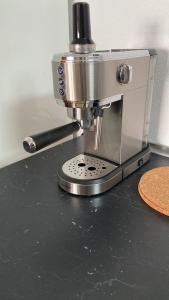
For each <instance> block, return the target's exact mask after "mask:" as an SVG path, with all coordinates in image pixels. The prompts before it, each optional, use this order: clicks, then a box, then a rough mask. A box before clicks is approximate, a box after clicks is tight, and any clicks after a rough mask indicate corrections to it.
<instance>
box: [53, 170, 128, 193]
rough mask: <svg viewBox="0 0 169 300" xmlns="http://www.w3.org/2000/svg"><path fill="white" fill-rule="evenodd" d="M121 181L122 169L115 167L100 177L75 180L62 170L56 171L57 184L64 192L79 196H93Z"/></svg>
mask: <svg viewBox="0 0 169 300" xmlns="http://www.w3.org/2000/svg"><path fill="white" fill-rule="evenodd" d="M120 181H122V169H121V167H118V168H116V169H115V170H114V171H112V172H111V173H109V174H108V175H106V176H104V177H102V178H100V179H92V180H77V179H76V180H75V179H73V178H72V179H71V178H70V177H68V176H66V175H65V174H64V173H63V171H60V172H58V182H59V186H60V187H61V188H62V189H63V190H64V191H66V192H68V193H70V194H74V195H81V196H94V195H98V194H101V193H104V192H106V191H108V190H109V189H111V188H112V187H113V186H114V185H116V184H117V183H119V182H120Z"/></svg>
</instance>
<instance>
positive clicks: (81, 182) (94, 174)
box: [58, 147, 151, 196]
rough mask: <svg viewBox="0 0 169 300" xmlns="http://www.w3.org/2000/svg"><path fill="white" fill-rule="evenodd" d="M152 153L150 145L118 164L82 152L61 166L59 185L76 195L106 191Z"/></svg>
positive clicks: (139, 165) (135, 168)
mask: <svg viewBox="0 0 169 300" xmlns="http://www.w3.org/2000/svg"><path fill="white" fill-rule="evenodd" d="M150 155H151V151H150V147H148V148H146V149H145V150H143V151H141V152H140V153H138V154H137V155H135V156H134V157H132V158H131V159H129V160H128V161H127V162H125V163H124V164H122V165H116V164H114V163H111V162H108V161H106V160H104V159H101V158H98V157H93V156H90V155H88V154H80V155H78V156H76V157H74V158H72V159H70V160H68V161H66V162H65V163H64V164H63V165H62V166H60V167H59V169H58V180H59V186H60V187H61V188H62V189H63V190H65V191H66V192H68V193H70V194H74V195H81V196H94V195H98V194H101V193H104V192H106V191H108V190H109V189H111V188H112V187H113V186H115V185H116V184H117V183H119V182H120V181H122V180H123V179H125V178H126V177H127V176H129V175H130V174H132V173H133V172H134V171H136V170H137V169H138V168H140V167H141V166H142V165H144V164H145V163H146V162H147V161H148V160H149V159H150Z"/></svg>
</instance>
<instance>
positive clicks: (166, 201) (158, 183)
mask: <svg viewBox="0 0 169 300" xmlns="http://www.w3.org/2000/svg"><path fill="white" fill-rule="evenodd" d="M138 191H139V194H140V196H141V198H142V199H143V200H144V201H145V202H146V203H147V204H148V205H149V206H151V207H152V208H154V209H155V210H157V211H158V212H160V213H162V214H164V215H167V216H169V167H161V168H156V169H153V170H150V171H148V172H146V173H145V174H144V175H143V176H142V177H141V179H140V182H139V185H138Z"/></svg>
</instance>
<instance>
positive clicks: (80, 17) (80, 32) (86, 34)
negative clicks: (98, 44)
mask: <svg viewBox="0 0 169 300" xmlns="http://www.w3.org/2000/svg"><path fill="white" fill-rule="evenodd" d="M71 44H94V42H93V40H92V38H91V25H90V8H89V4H88V3H86V2H77V3H75V4H73V40H72V42H71Z"/></svg>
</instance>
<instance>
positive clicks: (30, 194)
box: [0, 142, 169, 300]
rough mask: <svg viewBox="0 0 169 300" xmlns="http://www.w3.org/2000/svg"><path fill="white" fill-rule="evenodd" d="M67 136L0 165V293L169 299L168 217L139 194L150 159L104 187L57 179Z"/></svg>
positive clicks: (8, 297)
mask: <svg viewBox="0 0 169 300" xmlns="http://www.w3.org/2000/svg"><path fill="white" fill-rule="evenodd" d="M75 152H76V150H75V148H74V146H73V144H72V142H68V143H65V144H63V145H61V146H58V147H55V148H52V149H50V150H47V151H45V152H42V153H40V154H38V155H36V156H33V157H31V158H28V159H26V160H23V161H20V162H18V163H16V164H13V165H11V166H9V167H6V168H4V169H1V171H0V196H1V197H0V300H21V299H24V300H49V299H50V300H56V299H57V300H62V299H63V300H76V299H79V300H95V299H96V300H102V299H103V300H104V299H105V300H107V299H113V300H121V299H122V300H124V299H125V300H126V299H127V300H133V299H134V300H135V299H136V300H143V299H144V300H147V299H148V300H149V299H152V300H156V299H163V300H164V299H166V300H168V299H169V219H168V217H165V216H163V215H160V214H158V213H156V212H155V211H153V210H152V209H150V208H149V207H148V206H147V205H146V204H144V202H143V201H142V200H141V199H140V197H139V195H138V192H137V185H138V181H139V179H140V176H141V175H142V174H143V173H144V172H145V171H146V170H148V169H151V168H154V167H157V166H163V165H169V159H167V158H165V157H161V156H158V155H152V159H151V162H150V163H148V164H147V165H146V166H144V167H143V168H142V169H140V170H138V171H137V172H136V173H134V174H133V175H131V176H130V177H128V178H127V179H126V180H125V181H124V182H122V183H120V184H119V185H117V186H116V187H114V188H113V189H112V190H110V191H109V192H107V193H105V194H102V195H100V196H97V197H90V198H84V197H75V196H72V195H69V194H67V193H65V192H64V191H62V190H60V188H59V187H58V186H57V176H56V171H57V162H58V160H62V159H65V158H68V156H70V155H71V153H75Z"/></svg>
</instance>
